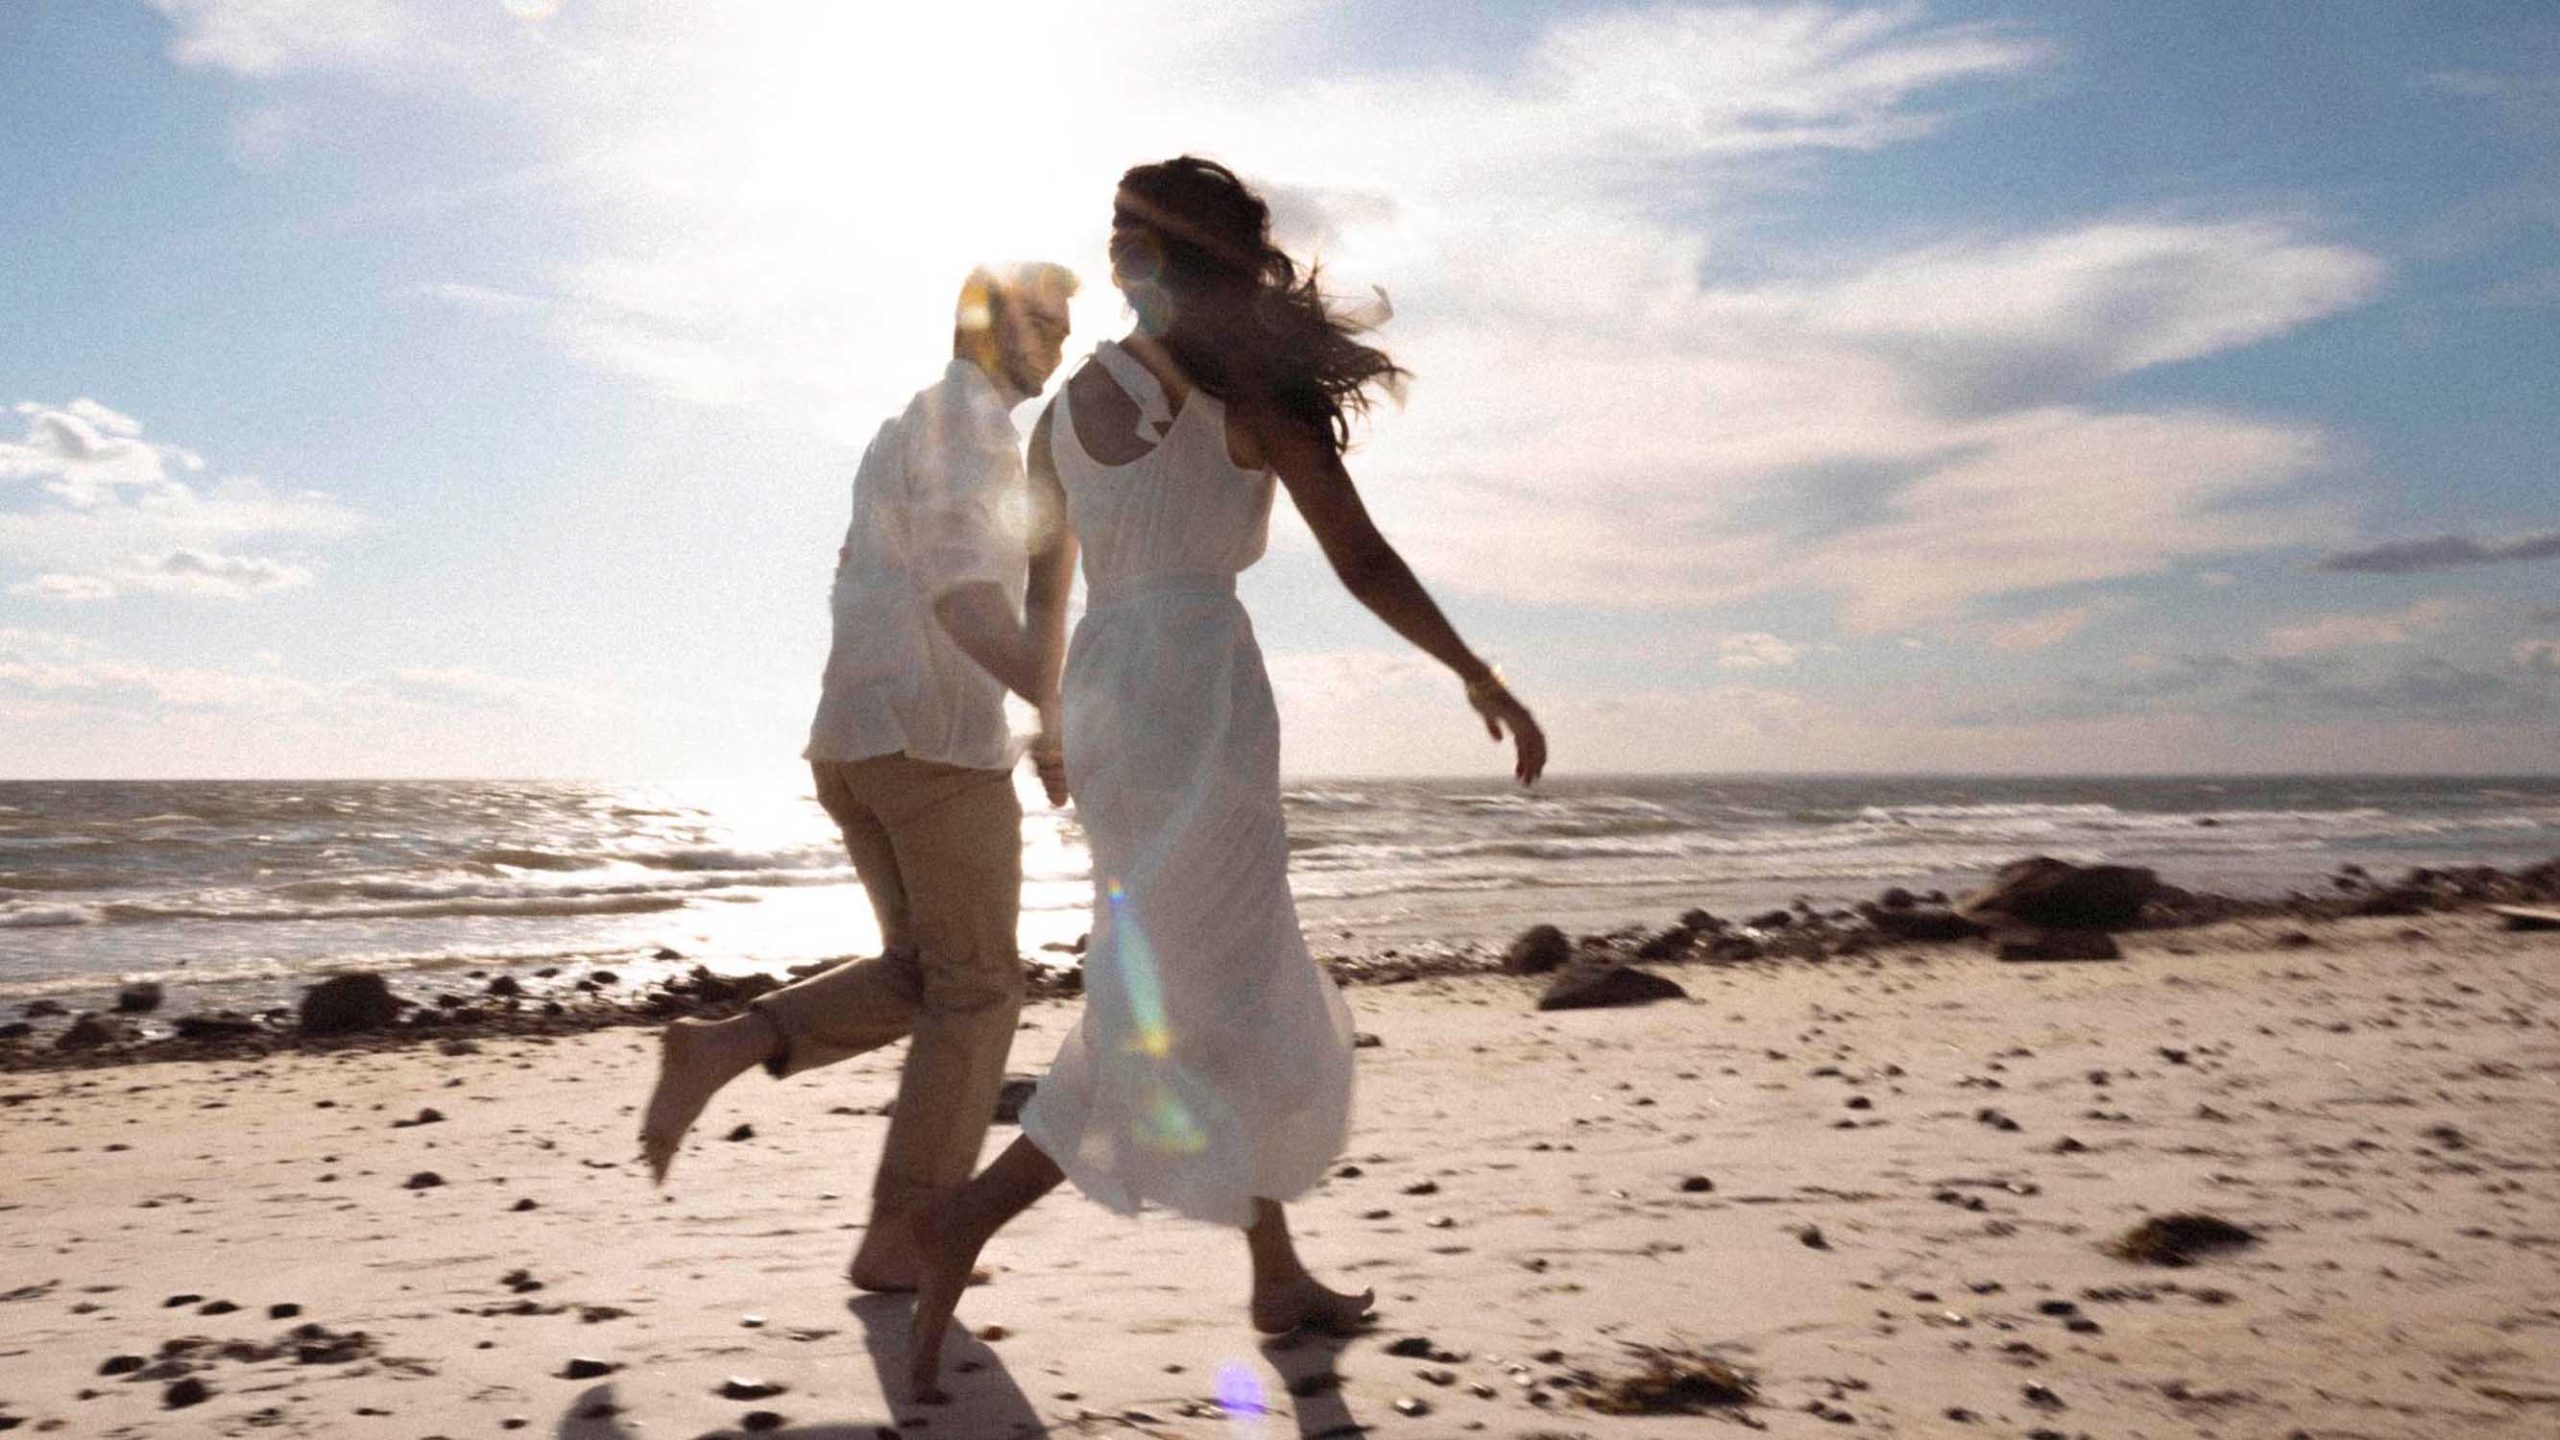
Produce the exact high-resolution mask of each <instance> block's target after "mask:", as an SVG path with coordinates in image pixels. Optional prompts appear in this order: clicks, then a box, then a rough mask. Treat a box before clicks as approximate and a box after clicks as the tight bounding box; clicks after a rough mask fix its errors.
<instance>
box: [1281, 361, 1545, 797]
mask: <svg viewBox="0 0 2560 1440" xmlns="http://www.w3.org/2000/svg"><path fill="white" fill-rule="evenodd" d="M1243 418H1244V423H1245V428H1246V430H1247V432H1248V433H1249V434H1250V435H1251V437H1252V439H1253V441H1254V443H1255V447H1256V448H1257V449H1258V450H1259V451H1260V452H1261V455H1262V459H1263V462H1264V463H1265V464H1268V465H1269V466H1270V467H1271V468H1272V469H1273V470H1275V471H1277V472H1278V473H1279V476H1280V483H1281V484H1283V485H1285V486H1287V487H1288V490H1289V498H1290V500H1291V501H1292V502H1294V503H1295V504H1296V505H1297V507H1298V513H1299V514H1300V515H1303V516H1305V517H1306V521H1307V528H1308V529H1310V530H1312V531H1314V532H1315V537H1316V543H1317V544H1318V545H1320V546H1322V547H1324V558H1325V559H1326V560H1327V561H1329V562H1331V564H1332V566H1333V573H1334V574H1335V575H1336V576H1338V577H1339V578H1340V579H1341V581H1342V584H1343V588H1344V589H1347V590H1349V591H1350V592H1351V594H1352V598H1354V599H1356V600H1358V601H1359V602H1360V603H1361V604H1363V605H1366V606H1368V607H1369V610H1370V612H1371V613H1372V614H1374V615H1376V616H1377V617H1378V618H1379V619H1381V620H1384V621H1385V622H1387V628H1389V629H1391V630H1393V631H1395V632H1396V633H1397V634H1398V635H1401V636H1403V637H1404V638H1405V639H1406V640H1408V641H1410V642H1412V644H1413V645H1414V647H1415V648H1417V649H1419V650H1420V651H1422V653H1424V654H1425V655H1428V656H1430V657H1431V658H1432V659H1434V660H1437V661H1439V662H1440V663H1441V664H1443V665H1446V666H1448V667H1449V668H1450V669H1451V670H1453V671H1456V672H1457V675H1458V678H1459V679H1460V680H1462V681H1464V682H1465V683H1466V687H1467V703H1468V704H1470V705H1473V706H1474V707H1475V709H1476V713H1477V714H1479V715H1481V716H1483V717H1484V728H1485V732H1486V733H1487V734H1489V735H1491V736H1493V738H1494V739H1496V740H1500V739H1501V738H1503V736H1504V734H1505V733H1506V732H1507V733H1508V734H1509V735H1510V737H1511V742H1512V747H1513V764H1512V768H1511V773H1512V774H1514V775H1516V776H1518V777H1519V780H1520V783H1521V784H1523V785H1528V784H1534V783H1535V782H1536V781H1537V778H1538V775H1539V773H1540V772H1541V771H1543V770H1545V769H1546V768H1547V736H1546V732H1545V731H1543V730H1541V729H1539V728H1538V721H1537V718H1536V717H1535V716H1533V715H1531V714H1530V713H1529V707H1527V706H1526V705H1523V704H1521V703H1520V701H1519V700H1518V699H1517V698H1516V697H1515V696H1513V695H1512V693H1511V691H1510V689H1509V688H1508V687H1507V686H1505V685H1504V684H1503V683H1502V677H1500V676H1499V675H1497V674H1495V673H1494V670H1493V667H1492V666H1490V665H1487V664H1486V663H1485V662H1484V661H1483V659H1482V658H1480V657H1479V656H1477V654H1476V653H1475V652H1474V651H1473V650H1470V649H1468V648H1467V642H1466V641H1464V640H1462V639H1460V638H1458V632H1457V629H1456V628H1455V627H1454V626H1452V625H1450V623H1449V617H1447V616H1446V615H1443V614H1441V613H1440V607H1439V605H1438V604H1437V603H1436V602H1434V601H1433V600H1432V598H1431V595H1430V592H1429V591H1426V590H1424V589H1423V588H1422V582H1421V581H1420V580H1418V579H1416V578H1414V573H1413V567H1411V566H1409V565H1407V564H1405V563H1404V557H1403V556H1401V555H1399V554H1397V553H1396V548H1395V547H1394V546H1393V545H1390V544H1388V543H1387V537H1386V536H1384V535H1381V534H1379V533H1378V527H1377V524H1376V522H1374V521H1372V520H1371V519H1370V518H1369V507H1368V506H1366V505H1364V504H1362V503H1361V501H1360V491H1359V489H1358V487H1356V486H1354V485H1353V484H1352V483H1351V472H1350V471H1349V470H1347V469H1345V468H1344V467H1343V464H1342V456H1341V454H1340V453H1339V452H1338V451H1336V450H1335V449H1334V447H1333V445H1332V443H1331V441H1330V438H1329V437H1327V436H1324V435H1321V434H1319V433H1317V432H1315V431H1313V430H1310V429H1309V428H1307V427H1306V426H1305V425H1304V424H1302V423H1300V422H1298V421H1295V420H1293V419H1290V418H1288V417H1285V416H1281V415H1278V414H1276V413H1275V412H1273V411H1270V410H1267V409H1264V410H1256V411H1255V412H1254V413H1252V414H1251V415H1250V416H1246V417H1243Z"/></svg>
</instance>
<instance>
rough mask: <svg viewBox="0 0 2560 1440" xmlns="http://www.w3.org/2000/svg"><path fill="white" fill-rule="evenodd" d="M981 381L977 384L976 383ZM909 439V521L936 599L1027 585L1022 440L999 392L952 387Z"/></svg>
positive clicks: (924, 578) (920, 570)
mask: <svg viewBox="0 0 2560 1440" xmlns="http://www.w3.org/2000/svg"><path fill="white" fill-rule="evenodd" d="M972 378H977V377H972ZM935 401H936V403H935V404H934V405H933V406H932V413H931V414H929V415H927V416H924V417H921V418H923V419H924V420H925V422H926V423H924V424H921V425H915V426H912V427H911V428H910V429H909V430H908V432H907V444H908V447H909V448H908V451H907V466H906V470H907V481H908V486H909V489H908V496H907V499H908V506H909V510H908V516H909V523H910V524H911V525H912V526H913V529H912V531H911V532H910V533H912V535H913V536H914V538H915V568H916V576H917V579H918V580H919V581H921V582H922V584H921V587H920V588H921V589H922V591H923V593H924V595H925V597H926V598H927V599H928V600H934V599H939V598H940V597H941V596H942V595H944V594H945V593H947V592H949V591H950V590H952V589H954V588H956V587H958V586H961V585H966V584H970V583H971V582H973V581H985V582H988V583H990V584H994V585H999V586H1004V587H1007V588H1008V589H1009V588H1011V586H1012V585H1013V584H1014V583H1015V582H1018V581H1019V580H1020V579H1021V578H1022V570H1023V566H1024V563H1025V557H1026V555H1027V554H1028V551H1027V549H1026V547H1025V532H1026V530H1027V528H1028V519H1029V517H1028V515H1027V513H1026V492H1025V481H1024V476H1023V468H1022V442H1021V437H1020V436H1019V435H1018V434H1017V433H1016V432H1015V431H1014V428H1013V417H1012V416H1011V414H1010V413H1008V411H1007V410H1006V408H1005V405H1004V402H1003V401H1002V400H1001V399H1000V398H998V396H997V394H996V392H995V388H994V386H992V385H990V384H988V383H986V382H985V381H984V380H983V379H979V382H978V383H977V384H974V385H965V386H964V385H946V386H944V387H943V388H942V389H941V390H940V391H939V392H938V393H937V394H936V396H935Z"/></svg>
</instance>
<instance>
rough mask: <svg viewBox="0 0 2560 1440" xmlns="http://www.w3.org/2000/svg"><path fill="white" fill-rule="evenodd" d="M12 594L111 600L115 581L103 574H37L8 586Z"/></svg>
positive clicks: (41, 597) (68, 598) (61, 598)
mask: <svg viewBox="0 0 2560 1440" xmlns="http://www.w3.org/2000/svg"><path fill="white" fill-rule="evenodd" d="M9 593H10V594H12V595H32V596H34V597H35V598H37V599H39V600H74V601H78V600H112V599H114V598H115V595H116V586H115V582H114V581H112V580H109V579H107V578H106V577H105V576H103V575H62V574H52V575H38V576H37V577H35V578H34V579H32V580H21V581H19V582H18V583H17V584H15V585H12V586H10V587H9Z"/></svg>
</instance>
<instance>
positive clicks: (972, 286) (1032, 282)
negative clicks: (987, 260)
mask: <svg viewBox="0 0 2560 1440" xmlns="http://www.w3.org/2000/svg"><path fill="white" fill-rule="evenodd" d="M1079 288H1080V283H1079V282H1078V281H1077V279H1076V272H1074V271H1073V270H1070V269H1068V268H1067V267H1066V266H1064V265H1055V264H1051V263H1050V262H1048V261H1046V260H1030V261H1023V262H1020V263H1017V264H1010V265H981V266H979V267H978V268H977V269H975V270H972V271H970V272H969V278H968V279H966V280H963V281H961V282H960V303H959V304H958V305H955V306H954V307H952V313H951V338H952V341H953V343H955V344H957V343H959V342H960V341H961V340H963V339H964V338H966V337H967V336H969V335H972V334H975V333H977V332H979V331H983V330H992V329H994V328H995V325H996V321H997V319H998V318H999V317H1001V316H1002V315H1003V314H1004V313H1005V310H1006V309H1007V307H1009V306H1010V305H1011V304H1012V303H1013V302H1014V301H1015V300H1017V299H1020V300H1025V301H1029V302H1031V303H1033V304H1040V303H1044V302H1046V303H1054V304H1058V305H1064V304H1066V303H1067V301H1068V300H1069V299H1070V298H1071V297H1073V296H1074V295H1075V293H1076V291H1077V290H1078V289H1079Z"/></svg>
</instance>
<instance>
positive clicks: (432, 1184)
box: [400, 1170, 444, 1190]
mask: <svg viewBox="0 0 2560 1440" xmlns="http://www.w3.org/2000/svg"><path fill="white" fill-rule="evenodd" d="M443 1183H444V1177H443V1176H441V1175H439V1174H437V1173H436V1172H434V1171H433V1170H421V1171H419V1172H418V1173H417V1174H415V1175H412V1176H410V1177H409V1178H408V1179H406V1180H403V1181H401V1182H400V1188H401V1189H403V1190H433V1189H434V1188H436V1187H437V1186H439V1185H441V1184H443Z"/></svg>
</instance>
